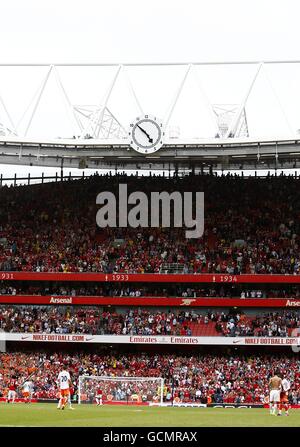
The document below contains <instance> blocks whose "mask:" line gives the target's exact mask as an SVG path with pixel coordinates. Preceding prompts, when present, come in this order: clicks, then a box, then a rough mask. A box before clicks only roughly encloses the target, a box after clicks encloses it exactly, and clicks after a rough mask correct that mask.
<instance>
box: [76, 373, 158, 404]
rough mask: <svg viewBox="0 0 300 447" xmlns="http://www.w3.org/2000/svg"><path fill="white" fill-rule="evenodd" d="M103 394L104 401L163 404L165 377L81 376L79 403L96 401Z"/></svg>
mask: <svg viewBox="0 0 300 447" xmlns="http://www.w3.org/2000/svg"><path fill="white" fill-rule="evenodd" d="M99 394H102V400H103V403H104V404H105V403H119V404H128V405H130V404H134V403H136V404H142V403H144V404H149V405H150V404H151V405H155V404H156V405H161V404H162V403H163V396H164V379H162V378H161V377H107V376H80V377H79V383H78V403H79V404H82V403H95V401H96V396H97V395H99Z"/></svg>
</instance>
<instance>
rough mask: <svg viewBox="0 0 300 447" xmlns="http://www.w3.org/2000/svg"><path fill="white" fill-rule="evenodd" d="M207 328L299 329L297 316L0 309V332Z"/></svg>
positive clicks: (268, 333)
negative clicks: (210, 326)
mask: <svg viewBox="0 0 300 447" xmlns="http://www.w3.org/2000/svg"><path fill="white" fill-rule="evenodd" d="M209 323H214V324H215V329H216V333H211V335H212V336H213V335H217V334H218V333H220V334H221V335H223V336H228V337H236V336H257V337H277V336H280V337H287V336H290V335H291V333H292V330H293V329H297V328H298V327H299V326H300V312H299V311H296V310H294V311H291V310H289V311H288V310H280V311H276V312H275V311H272V312H268V313H266V312H264V311H261V312H260V313H258V311H255V313H254V312H248V313H244V312H238V311H234V312H233V311H232V312H226V311H222V312H221V311H218V310H213V311H212V310H199V309H185V310H183V309H176V308H173V309H172V310H170V309H160V308H158V309H153V308H150V309H147V308H144V309H142V308H132V309H123V310H121V309H119V310H116V309H111V308H100V307H93V306H85V307H84V306H80V307H76V306H73V307H65V306H57V307H56V306H21V305H2V306H0V330H2V331H5V332H14V333H17V332H20V333H51V334H53V333H54V334H92V335H104V334H110V335H177V336H180V335H182V336H192V335H195V332H196V331H197V332H196V335H200V336H201V333H203V334H204V333H205V326H206V325H208V324H209Z"/></svg>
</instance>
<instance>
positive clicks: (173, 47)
mask: <svg viewBox="0 0 300 447" xmlns="http://www.w3.org/2000/svg"><path fill="white" fill-rule="evenodd" d="M0 1H1V0H0ZM299 16H300V2H299V1H298V0H284V1H282V0H281V1H278V0H243V1H242V0H239V1H238V0H226V1H223V0H185V1H178V0H151V1H145V0H127V1H124V0H123V1H122V0H106V1H102V0H97V1H96V0H85V1H77V0H72V1H71V0H70V1H68V0H59V1H58V0H51V1H49V0H43V1H38V0H9V1H8V0H2V1H1V27H0V41H1V60H0V62H1V63H117V64H119V63H153V62H156V63H158V62H160V63H166V62H170V63H173V62H187V63H188V62H197V61H220V62H221V61H232V60H234V61H245V60H257V61H264V60H295V59H300V54H299V44H300V27H299ZM229 68H230V71H228V69H227V71H226V72H225V71H223V72H222V70H221V69H220V70H219V71H218V70H214V72H212V71H210V69H208V68H207V69H203V70H201V71H199V70H198V71H197V72H196V76H198V75H199V79H200V82H201V85H202V87H203V89H204V90H205V92H206V94H207V97H208V99H209V101H211V102H214V103H217V102H222V103H223V102H224V101H226V102H229V100H232V102H234V103H237V102H239V101H240V99H241V98H243V97H244V94H245V89H246V86H247V85H248V84H249V82H251V79H252V77H253V74H254V73H255V71H254V70H255V67H254V66H253V67H252V68H251V67H250V69H249V70H248V68H247V70H248V71H247V73H246V71H245V73H244V72H243V73H242V71H241V70H242V69H241V70H239V69H238V70H237V71H236V72H234V71H233V69H232V68H231V67H229ZM277 68H278V67H277ZM15 70H16V69H15ZM267 70H268V72H266V73H263V74H262V76H261V79H259V80H258V87H257V90H256V91H255V92H253V97H254V99H253V103H251V102H250V101H249V126H250V127H251V126H252V128H253V129H255V131H256V132H257V135H262V133H263V132H271V131H272V129H271V128H270V129H269V127H268V126H269V125H270V123H272V126H273V129H278V126H279V123H280V124H281V125H282V129H280V132H281V133H282V134H284V133H286V132H287V131H288V124H290V126H291V127H292V129H293V131H295V132H296V129H297V128H298V126H299V128H300V118H299V120H298V109H299V108H300V88H299V86H298V82H297V80H298V79H299V76H300V66H293V67H286V68H284V69H282V70H281V69H279V70H277V69H276V70H277V71H276V70H274V71H273V68H272V67H267ZM183 73H184V72H183V68H180V69H178V70H177V71H176V70H174V71H173V73H172V74H171V72H167V71H165V72H164V73H162V74H157V73H154V72H153V73H151V75H150V76H151V77H152V78H153V80H154V81H155V80H156V81H157V79H162V80H163V82H162V84H163V85H162V86H160V87H154V84H153V87H152V90H151V89H149V88H148V89H147V82H148V78H147V76H144V75H143V74H141V73H140V72H138V71H136V72H134V71H133V70H131V71H130V73H129V75H130V78H131V81H132V82H133V84H134V85H135V87H136V89H137V92H138V94H139V95H140V97H141V102H142V103H143V104H145V107H146V110H147V111H148V109H149V108H150V107H151V108H152V109H154V108H155V106H157V110H158V113H160V114H161V115H163V114H164V113H166V111H167V110H168V107H169V106H170V104H171V103H172V98H173V97H174V92H175V91H176V85H177V86H178V83H179V82H180V80H181V79H182V75H183ZM44 75H45V69H42V70H41V71H40V72H38V71H37V70H36V72H35V73H33V71H31V72H30V71H28V73H26V74H25V73H24V72H22V73H21V72H20V71H19V72H18V73H17V71H15V72H14V73H13V72H9V71H7V72H6V73H4V71H3V70H2V74H1V67H0V95H1V96H2V98H4V99H5V103H6V105H7V107H9V110H10V113H11V115H12V117H13V119H14V122H18V121H19V120H20V117H21V116H22V114H23V112H24V110H25V109H26V107H27V104H28V103H29V102H30V99H31V98H32V93H34V91H35V90H34V89H35V86H36V85H39V83H40V81H41V80H42V79H43V76H44ZM111 75H113V71H112V72H111V73H108V72H107V74H106V75H103V76H102V75H101V76H102V78H101V79H105V81H103V82H102V83H101V85H100V83H98V81H97V79H98V77H97V76H98V74H97V73H96V74H93V75H92V74H89V73H87V72H86V73H85V74H84V75H82V73H79V74H78V73H76V74H75V73H72V72H71V71H70V70H69V71H68V70H63V69H62V70H61V71H60V76H61V78H62V80H63V82H64V83H65V85H66V86H67V87H68V89H69V90H68V93H69V94H70V98H71V101H72V103H78V102H80V103H83V101H94V102H96V103H97V104H99V103H100V101H101V100H103V97H104V96H105V92H106V91H107V88H108V86H109V85H110V84H109V82H110V81H109V79H111ZM20 76H21V78H22V79H21V81H20ZM85 76H86V77H85ZM270 78H271V79H272V85H270V83H268V79H270ZM79 81H80V82H81V83H80V82H79ZM154 81H153V82H154ZM51 82H52V87H53V85H54V84H55V83H54V81H53V80H52V81H51ZM120 82H121V81H120ZM190 82H191V85H189V84H188V85H187V88H186V92H185V93H184V94H183V95H182V97H181V98H180V101H181V103H179V104H178V109H179V110H180V111H181V112H180V111H175V112H174V119H173V122H172V124H173V125H174V126H181V127H182V128H181V134H182V136H185V135H189V136H191V137H194V136H197V135H196V132H197V130H198V129H200V127H201V126H199V125H198V124H199V116H200V117H201V119H200V121H201V123H202V126H203V128H205V129H207V131H208V132H210V133H213V131H214V129H213V124H212V122H211V121H209V118H208V116H207V114H206V111H207V109H205V107H206V106H205V104H204V105H203V103H204V102H205V101H204V100H203V94H202V93H201V92H200V91H199V90H198V93H197V95H199V101H198V103H197V104H196V105H194V106H193V105H192V101H191V99H190V98H191V95H193V86H192V83H193V82H195V79H194V80H191V81H190ZM50 84H51V83H50ZM102 84H103V85H102ZM155 85H158V84H155ZM54 88H55V86H54V87H53V89H54ZM118 88H119V90H118V89H116V93H115V97H112V98H111V107H112V109H113V110H112V111H113V112H115V111H117V112H119V113H120V119H121V120H125V121H126V116H127V115H128V116H134V105H131V107H132V108H131V109H130V108H129V105H128V108H127V109H126V108H125V106H124V104H129V102H127V101H125V100H124V101H120V97H122V96H121V93H120V92H121V91H122V82H121V83H120V86H119V87H118ZM89 89H90V90H89ZM168 89H169V90H168ZM298 90H299V91H298ZM53 91H54V90H53ZM83 92H84V93H85V95H84V94H83ZM262 92H263V93H264V95H263V96H264V99H265V103H266V104H265V103H263V102H262V106H261V111H260V113H261V115H259V114H257V113H256V111H257V103H256V100H257V99H261V98H262ZM45 93H46V92H45ZM163 93H165V94H163ZM147 94H148V96H147ZM47 95H48V96H47ZM184 95H185V96H184ZM201 95H202V96H201ZM226 95H227V96H226ZM255 95H256V96H255ZM93 96H94V97H93ZM290 97H294V98H296V99H295V102H293V103H292V102H289V101H288V99H287V98H290ZM298 97H299V103H298ZM124 98H125V96H124ZM255 98H256V99H255ZM158 99H161V101H159V100H158ZM51 100H52V101H54V95H53V94H52V90H51V85H50V87H49V91H48V93H47V94H45V104H41V115H42V111H43V110H44V113H45V116H47V113H48V109H47V107H48V108H49V107H50V108H51V107H52V109H53V108H54V107H56V105H57V109H58V108H59V106H60V107H61V109H63V107H65V104H59V101H61V99H60V100H57V101H56V100H55V104H54V105H52V106H51ZM201 100H202V103H201ZM120 103H122V104H123V106H124V107H123V109H120V111H119V110H117V109H118V107H119V106H120ZM199 103H201V104H202V105H200V106H199ZM135 106H136V104H135ZM43 107H44V109H43ZM193 107H194V108H193ZM160 108H161V109H160ZM188 109H190V110H189V111H190V112H191V118H189V119H186V121H185V122H184V119H183V116H186V115H187V113H186V111H187V110H188ZM283 109H285V110H287V116H283V113H282V110H283ZM151 111H152V110H151ZM196 111H197V113H196ZM299 112H300V110H299ZM62 113H63V112H62V111H58V110H57V113H56V117H57V121H58V122H59V123H60V124H61V123H62V122H64V120H63V119H61V117H62ZM180 113H181V114H180ZM0 114H1V108H0ZM2 115H3V113H2ZM195 117H197V119H196V118H195ZM299 117H300V113H299ZM25 118H26V116H25ZM286 118H287V119H286ZM27 119H28V117H27ZM66 121H67V120H66ZM50 122H51V124H53V125H54V123H55V120H52V119H51V120H48V123H49V129H50V127H51V126H50ZM288 122H289V123H288ZM69 124H70V123H69ZM69 124H68V125H69ZM124 124H126V122H125V123H124ZM66 125H67V124H66ZM24 126H25V127H26V119H25V120H24V122H23V127H24ZM197 126H198V127H197ZM21 127H22V126H21ZM38 130H40V132H45V133H46V130H45V129H43V125H42V124H41V123H40V122H39V121H38V120H35V121H34V122H33V123H32V132H38ZM53 131H54V130H53ZM56 131H57V132H59V130H56ZM199 131H201V132H202V130H199ZM60 132H61V133H63V132H64V131H63V130H60ZM66 132H67V131H66ZM21 171H22V168H18V169H16V168H15V167H11V166H7V167H5V166H1V172H2V173H3V174H4V175H11V173H13V172H21Z"/></svg>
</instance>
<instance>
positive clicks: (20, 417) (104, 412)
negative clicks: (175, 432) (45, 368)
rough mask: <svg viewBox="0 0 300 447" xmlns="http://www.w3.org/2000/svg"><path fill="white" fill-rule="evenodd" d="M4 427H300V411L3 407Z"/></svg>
mask: <svg viewBox="0 0 300 447" xmlns="http://www.w3.org/2000/svg"><path fill="white" fill-rule="evenodd" d="M0 427H300V410H290V416H288V417H286V416H285V415H283V416H281V417H278V416H271V415H270V414H269V410H267V409H262V408H260V409H253V408H240V409H238V408H192V407H186V408H182V407H181V408H170V407H161V408H160V407H142V408H139V407H132V406H129V407H124V406H105V405H104V406H102V407H97V406H95V405H81V406H78V405H75V406H74V410H73V411H72V410H70V409H68V408H66V409H65V410H63V411H62V410H58V409H57V408H56V404H46V403H45V404H40V403H39V404H23V403H16V404H5V403H1V404H0Z"/></svg>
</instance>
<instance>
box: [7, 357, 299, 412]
mask: <svg viewBox="0 0 300 447" xmlns="http://www.w3.org/2000/svg"><path fill="white" fill-rule="evenodd" d="M62 365H64V366H65V368H66V369H67V370H68V371H70V373H71V377H72V382H73V384H74V389H75V394H76V393H77V386H78V378H79V376H80V375H97V376H107V377H112V378H113V377H118V376H125V377H126V376H128V377H132V376H135V377H163V378H164V379H165V385H166V393H164V399H165V400H171V398H172V395H173V398H174V399H176V398H179V399H180V400H181V401H183V402H203V403H207V402H215V403H221V402H224V403H233V402H234V403H264V402H265V398H266V397H267V396H268V395H269V386H268V383H269V378H270V376H271V375H272V374H273V373H274V371H275V370H279V371H280V372H281V373H282V374H285V375H286V377H287V378H288V379H289V380H290V381H291V385H292V387H291V391H290V393H289V399H290V402H291V403H292V404H299V403H300V391H299V390H300V360H299V357H298V356H293V357H292V356H290V357H288V356H286V355H280V354H278V355H264V354H263V355H253V356H251V355H249V356H243V355H237V354H236V355H223V354H222V355H198V354H182V353H177V354H149V353H139V354H121V353H110V354H109V355H107V354H103V353H98V354H96V353H94V354H89V353H80V354H79V353H76V354H75V353H73V354H66V353H47V354H46V353H33V352H31V353H24V352H16V353H1V354H0V396H1V395H2V396H4V395H5V394H6V392H7V388H8V385H9V382H10V380H11V378H12V377H16V378H17V380H18V383H19V384H22V383H23V382H24V380H25V378H27V377H28V376H30V377H31V380H32V382H33V384H34V396H33V397H37V398H54V399H55V398H57V392H58V389H57V383H56V380H57V375H58V373H59V371H60V368H61V366H62ZM105 397H106V396H104V398H105Z"/></svg>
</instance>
